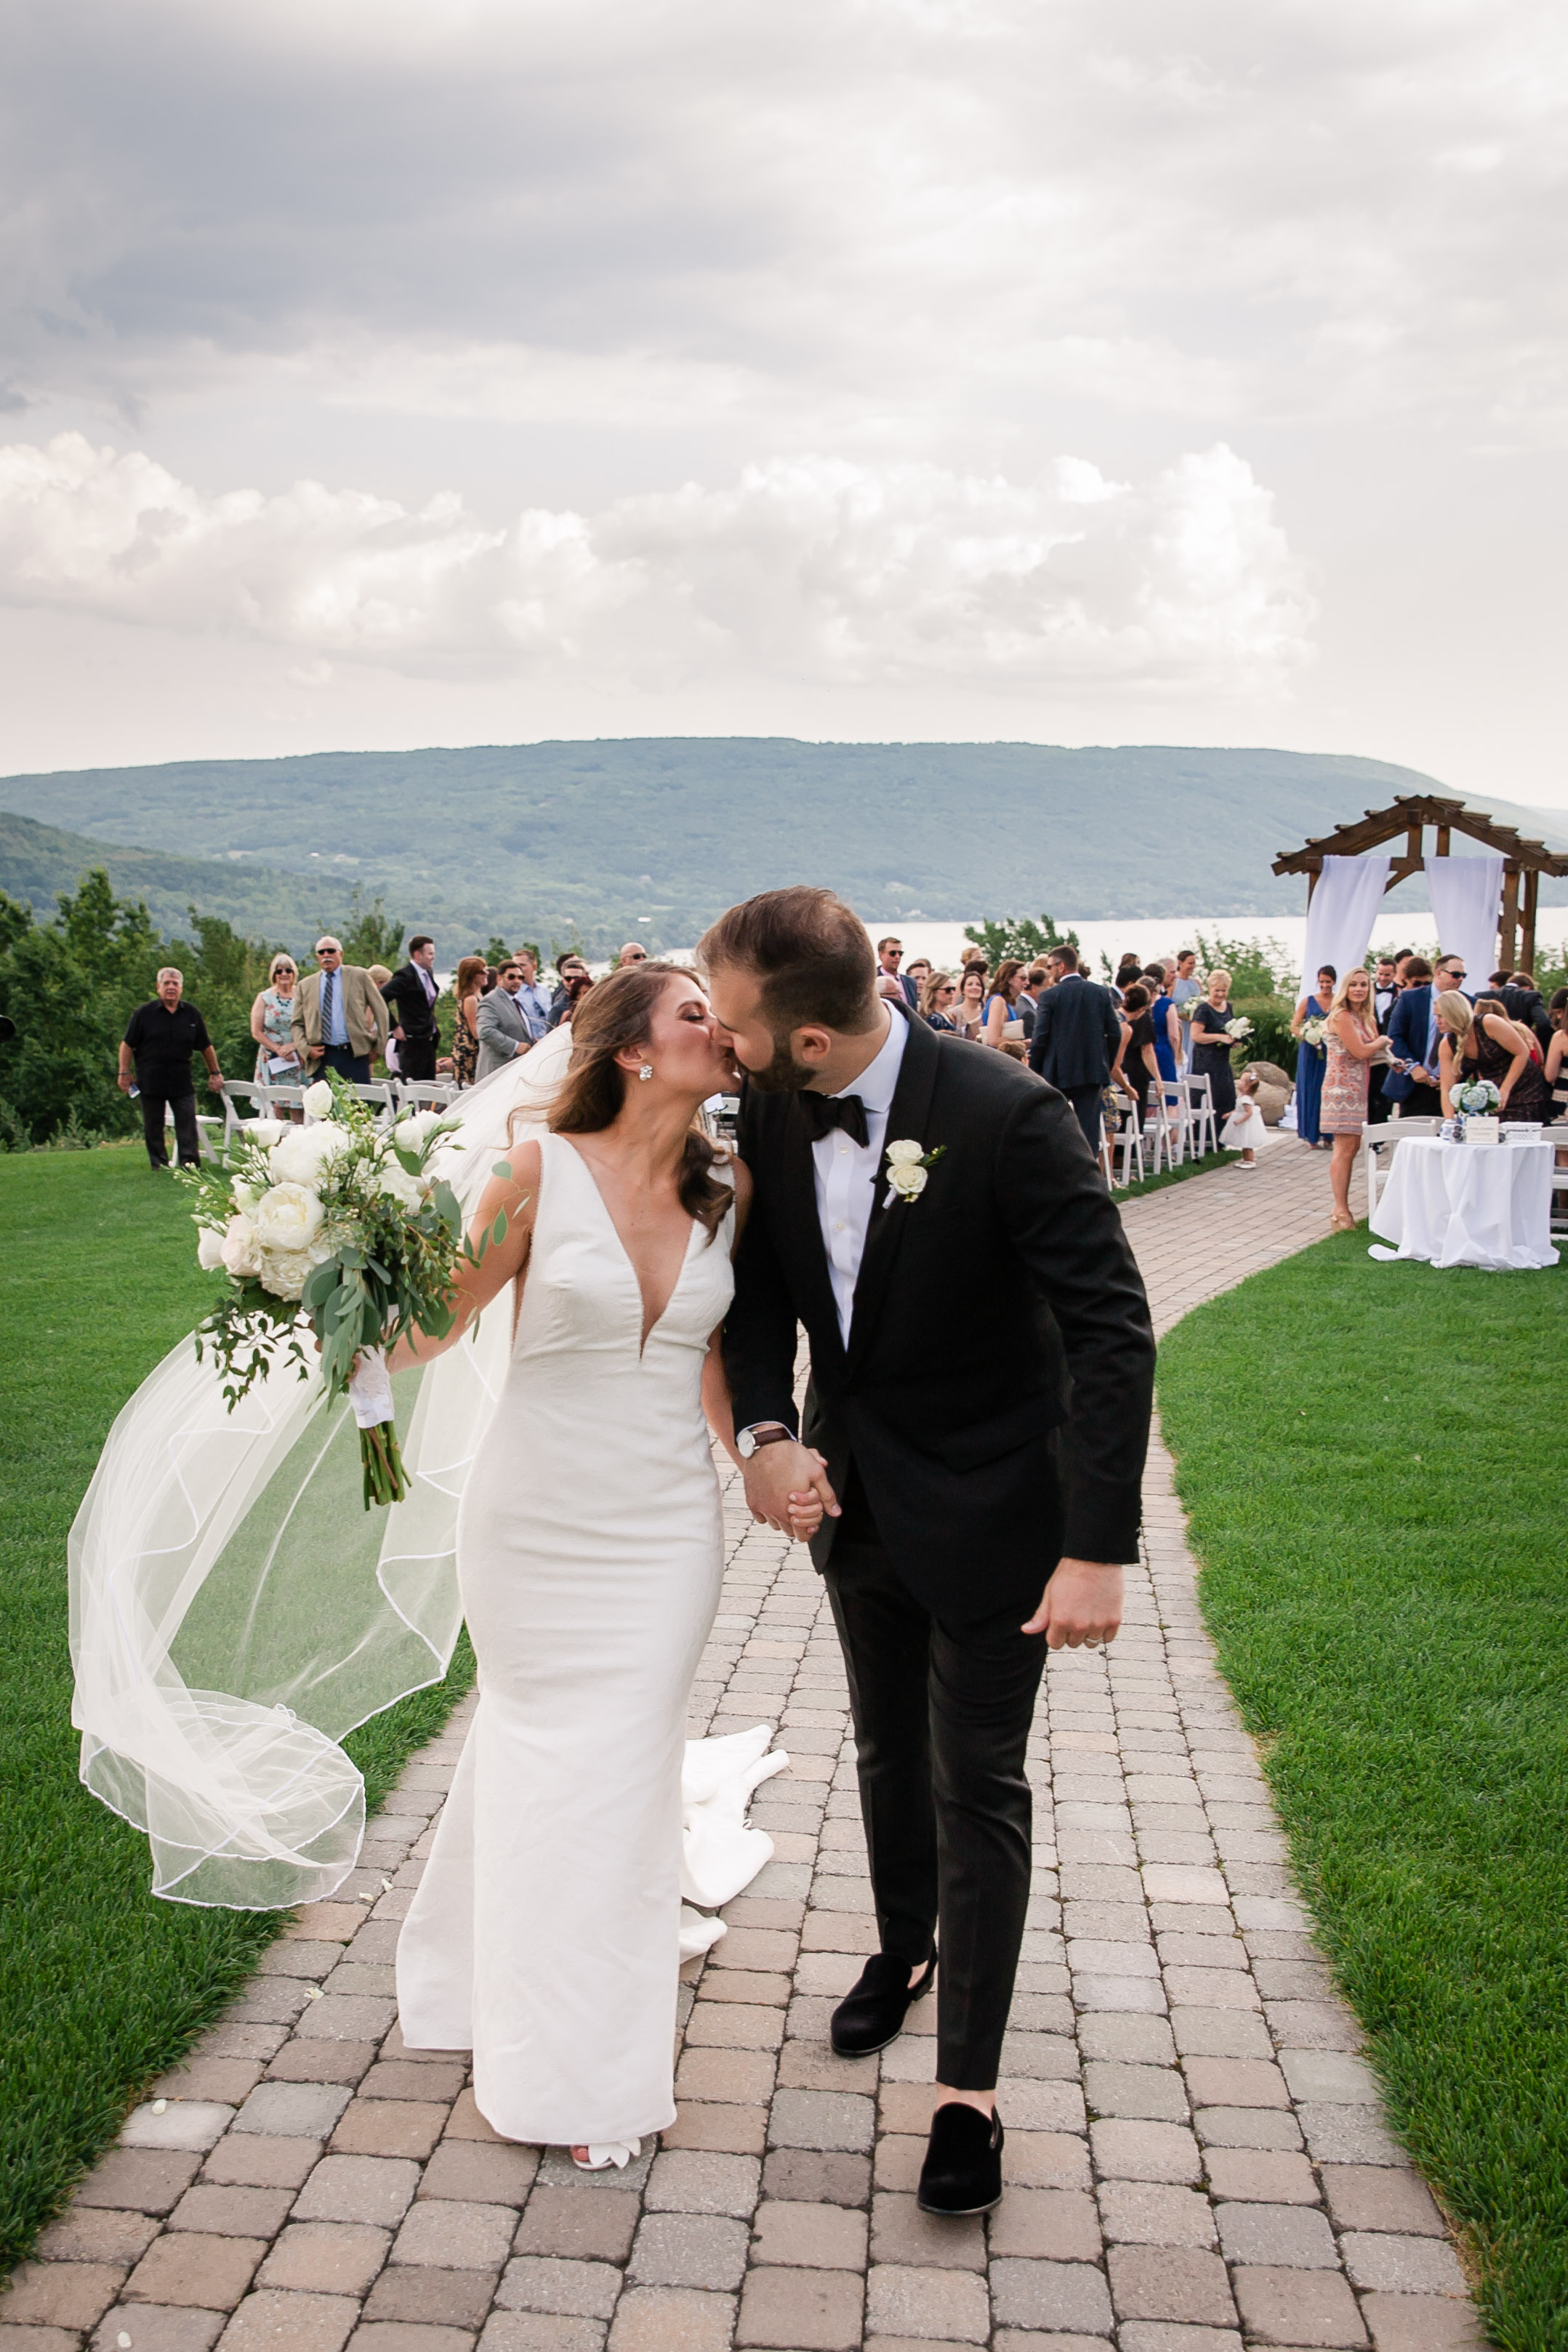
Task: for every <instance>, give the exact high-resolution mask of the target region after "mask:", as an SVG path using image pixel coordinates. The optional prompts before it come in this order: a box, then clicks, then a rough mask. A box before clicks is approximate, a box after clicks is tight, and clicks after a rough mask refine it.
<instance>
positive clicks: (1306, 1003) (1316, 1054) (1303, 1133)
mask: <svg viewBox="0 0 1568 2352" xmlns="http://www.w3.org/2000/svg"><path fill="white" fill-rule="evenodd" d="M1338 985H1339V974H1338V972H1337V971H1335V970H1334V968H1333V964H1332V963H1325V964H1324V965H1323V967H1322V971H1320V972H1319V973H1318V985H1317V993H1316V995H1314V996H1303V997H1302V999H1301V1003H1299V1004H1298V1005H1297V1007H1296V1017H1295V1019H1294V1020H1293V1021H1292V1022H1291V1036H1292V1037H1295V1038H1298V1039H1301V1030H1302V1028H1303V1027H1304V1025H1305V1024H1306V1023H1307V1022H1309V1021H1326V1020H1327V1019H1328V1016H1329V1012H1330V1009H1331V1007H1332V1006H1333V998H1334V990H1335V989H1336V988H1337V986H1338ZM1324 1058H1325V1057H1324V1054H1323V1049H1322V1046H1321V1045H1307V1044H1306V1043H1305V1041H1304V1040H1302V1041H1301V1044H1300V1045H1299V1046H1298V1049H1297V1053H1296V1133H1297V1134H1298V1135H1299V1136H1300V1137H1301V1141H1302V1142H1303V1143H1310V1144H1311V1145H1312V1149H1313V1150H1315V1151H1316V1150H1326V1149H1327V1147H1326V1145H1325V1144H1324V1142H1323V1139H1322V1134H1321V1132H1320V1130H1319V1128H1318V1106H1319V1104H1320V1103H1321V1102H1322V1094H1323V1066H1324Z"/></svg>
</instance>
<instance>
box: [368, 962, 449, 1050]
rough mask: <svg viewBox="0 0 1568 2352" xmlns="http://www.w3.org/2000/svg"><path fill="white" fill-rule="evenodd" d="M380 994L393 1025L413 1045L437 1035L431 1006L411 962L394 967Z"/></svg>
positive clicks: (433, 1011)
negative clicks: (390, 1014)
mask: <svg viewBox="0 0 1568 2352" xmlns="http://www.w3.org/2000/svg"><path fill="white" fill-rule="evenodd" d="M431 977H432V979H434V973H432V975H431ZM382 995H383V996H384V997H385V999H386V1001H387V1003H388V1004H389V1006H390V1007H391V1008H392V1020H393V1023H394V1024H395V1025H396V1026H397V1027H398V1028H400V1029H401V1030H402V1033H403V1035H404V1036H405V1037H407V1038H408V1039H409V1040H410V1041H411V1042H412V1043H413V1044H414V1045H423V1044H424V1043H425V1041H426V1040H427V1039H428V1038H432V1037H434V1036H435V1035H436V1034H437V1031H436V1026H435V1006H434V1003H433V1002H432V1000H431V999H430V998H428V997H427V996H426V995H425V992H424V982H423V980H421V978H420V976H419V973H418V971H416V970H415V969H414V967H413V964H412V963H404V964H400V965H399V966H398V968H397V970H396V971H394V972H393V974H392V978H391V979H390V980H389V981H388V982H387V984H386V986H385V987H384V988H383V989H382Z"/></svg>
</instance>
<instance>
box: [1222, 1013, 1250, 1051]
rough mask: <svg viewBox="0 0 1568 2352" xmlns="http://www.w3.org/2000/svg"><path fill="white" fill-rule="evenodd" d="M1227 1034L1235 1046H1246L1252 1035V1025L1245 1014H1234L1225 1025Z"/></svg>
mask: <svg viewBox="0 0 1568 2352" xmlns="http://www.w3.org/2000/svg"><path fill="white" fill-rule="evenodd" d="M1225 1034H1226V1035H1227V1036H1228V1038H1229V1040H1230V1042H1231V1044H1232V1045H1245V1044H1246V1043H1247V1040H1248V1038H1249V1037H1250V1036H1251V1034H1252V1024H1251V1022H1250V1021H1249V1019H1248V1018H1247V1015H1246V1014H1245V1013H1232V1014H1231V1016H1230V1018H1229V1020H1228V1022H1227V1023H1226V1024H1225Z"/></svg>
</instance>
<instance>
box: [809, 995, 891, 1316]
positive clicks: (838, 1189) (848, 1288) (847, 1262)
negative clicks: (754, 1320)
mask: <svg viewBox="0 0 1568 2352" xmlns="http://www.w3.org/2000/svg"><path fill="white" fill-rule="evenodd" d="M908 1038H909V1024H908V1022H907V1021H906V1020H905V1019H904V1018H903V1016H902V1015H900V1014H899V1013H891V1012H890V1013H889V1014H888V1016H887V1035H886V1037H885V1039H884V1040H883V1046H882V1050H881V1052H880V1053H879V1054H878V1055H877V1056H876V1058H875V1060H874V1061H873V1062H872V1063H871V1064H870V1065H869V1066H867V1067H866V1068H865V1069H863V1070H862V1072H861V1074H860V1076H859V1077H858V1078H855V1079H852V1081H851V1083H850V1084H849V1085H848V1086H847V1087H840V1088H839V1092H840V1093H841V1094H845V1095H859V1097H860V1098H861V1100H862V1103H863V1104H864V1105H865V1124H866V1141H865V1143H864V1145H863V1146H862V1145H861V1144H858V1143H857V1142H856V1141H855V1140H854V1139H853V1137H852V1136H849V1135H846V1134H845V1133H844V1131H843V1129H842V1128H841V1127H835V1128H831V1129H829V1131H828V1133H827V1134H826V1135H824V1136H823V1138H822V1139H821V1142H820V1143H813V1145H812V1146H811V1163H812V1169H813V1172H814V1174H815V1177H816V1183H817V1215H818V1217H819V1218H820V1219H821V1227H822V1244H823V1246H824V1248H825V1249H826V1251H827V1253H828V1275H829V1278H830V1280H831V1283H832V1286H833V1304H834V1306H835V1307H837V1308H838V1310H839V1335H840V1337H841V1339H842V1340H843V1342H844V1345H845V1346H846V1347H848V1345H849V1339H850V1318H852V1315H853V1313H854V1306H855V1284H856V1282H857V1281H858V1280H859V1279H860V1270H861V1259H862V1257H863V1256H864V1255H865V1237H866V1231H867V1228H868V1227H869V1225H870V1223H871V1213H872V1210H873V1206H874V1205H875V1202H876V1188H877V1185H878V1183H879V1182H881V1181H883V1175H884V1173H885V1171H884V1170H883V1151H884V1150H885V1149H886V1144H887V1115H888V1113H889V1111H890V1110H891V1109H892V1108H893V1091H894V1087H896V1086H897V1084H898V1073H899V1068H900V1066H901V1065H902V1063H903V1060H904V1046H905V1045H906V1044H907V1042H908Z"/></svg>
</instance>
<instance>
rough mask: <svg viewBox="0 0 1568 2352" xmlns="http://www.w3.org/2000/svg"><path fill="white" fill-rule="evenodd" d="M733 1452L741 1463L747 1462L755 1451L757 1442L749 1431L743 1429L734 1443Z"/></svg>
mask: <svg viewBox="0 0 1568 2352" xmlns="http://www.w3.org/2000/svg"><path fill="white" fill-rule="evenodd" d="M735 1450H736V1452H737V1454H739V1456H740V1458H741V1460H742V1461H743V1462H749V1461H750V1459H751V1457H752V1455H753V1454H755V1453H756V1451H757V1440H756V1438H755V1437H754V1436H753V1434H752V1433H751V1431H750V1430H749V1429H743V1430H742V1431H741V1433H740V1435H739V1436H738V1437H737V1439H736V1441H735Z"/></svg>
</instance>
